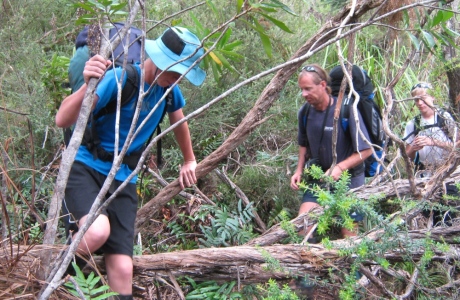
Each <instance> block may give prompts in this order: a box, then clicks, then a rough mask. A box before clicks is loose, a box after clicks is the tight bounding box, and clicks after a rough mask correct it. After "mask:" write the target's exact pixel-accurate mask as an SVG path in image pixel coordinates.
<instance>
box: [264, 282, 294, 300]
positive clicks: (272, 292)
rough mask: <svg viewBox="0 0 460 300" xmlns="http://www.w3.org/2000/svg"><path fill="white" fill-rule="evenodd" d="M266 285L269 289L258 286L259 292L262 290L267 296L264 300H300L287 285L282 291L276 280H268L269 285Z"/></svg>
mask: <svg viewBox="0 0 460 300" xmlns="http://www.w3.org/2000/svg"><path fill="white" fill-rule="evenodd" d="M266 285H267V287H264V286H262V285H259V286H258V288H259V290H261V291H262V292H263V293H265V294H266V296H265V297H264V298H263V300H298V299H299V297H298V296H297V295H296V293H295V292H293V291H292V290H291V289H290V288H289V286H288V285H287V284H286V285H284V286H283V288H282V289H280V287H279V286H278V283H277V282H276V281H275V280H274V279H270V280H268V283H267V284H266Z"/></svg>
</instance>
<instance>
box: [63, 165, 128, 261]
mask: <svg viewBox="0 0 460 300" xmlns="http://www.w3.org/2000/svg"><path fill="white" fill-rule="evenodd" d="M105 179H106V176H105V175H103V174H101V173H99V172H97V171H95V170H94V169H92V168H91V167H88V166H87V165H85V164H83V163H81V162H78V161H75V162H74V164H73V166H72V169H71V171H70V175H69V180H68V182H67V187H66V190H65V199H64V200H63V201H62V214H63V220H64V224H65V227H66V233H67V234H68V233H69V230H73V231H74V232H76V231H78V227H77V224H76V221H77V220H79V219H81V218H82V217H84V216H86V215H87V214H88V213H89V211H90V209H91V206H92V205H93V202H94V200H95V199H96V197H97V195H98V194H99V191H100V190H101V187H102V185H103V184H104V181H105ZM121 183H122V182H120V181H116V180H114V181H113V182H112V186H111V187H110V189H109V192H108V193H107V195H106V199H107V198H108V197H110V196H111V195H112V193H113V192H114V191H115V190H116V188H117V187H118V186H120V185H121ZM136 213H137V193H136V185H135V184H133V183H129V184H128V185H126V187H125V188H124V189H123V190H121V191H120V192H119V193H118V194H117V196H116V197H115V199H113V200H112V202H111V203H110V204H109V206H108V207H107V208H106V209H105V210H104V211H103V212H102V214H104V215H106V216H107V217H108V218H109V222H110V235H109V238H108V240H107V242H106V243H105V244H104V245H103V246H102V247H101V248H100V250H101V251H102V252H104V253H109V254H126V255H129V256H132V255H133V245H134V221H135V219H136Z"/></svg>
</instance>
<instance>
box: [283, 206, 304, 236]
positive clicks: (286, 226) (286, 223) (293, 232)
mask: <svg viewBox="0 0 460 300" xmlns="http://www.w3.org/2000/svg"><path fill="white" fill-rule="evenodd" d="M281 218H282V220H281V224H280V226H281V229H283V230H284V231H286V232H287V234H288V235H289V241H290V242H291V243H294V244H298V243H300V242H301V241H302V238H301V237H300V236H299V233H298V232H297V229H296V228H295V226H294V224H292V223H291V222H290V218H289V217H288V214H287V213H286V211H284V210H283V211H282V212H281Z"/></svg>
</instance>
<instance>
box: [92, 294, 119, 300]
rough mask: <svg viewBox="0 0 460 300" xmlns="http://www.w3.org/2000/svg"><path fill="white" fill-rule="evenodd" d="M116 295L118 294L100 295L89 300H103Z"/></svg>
mask: <svg viewBox="0 0 460 300" xmlns="http://www.w3.org/2000/svg"><path fill="white" fill-rule="evenodd" d="M117 295H119V294H118V293H115V292H109V293H105V294H102V295H100V296H98V297H96V298H91V300H103V299H108V298H109V297H110V296H117Z"/></svg>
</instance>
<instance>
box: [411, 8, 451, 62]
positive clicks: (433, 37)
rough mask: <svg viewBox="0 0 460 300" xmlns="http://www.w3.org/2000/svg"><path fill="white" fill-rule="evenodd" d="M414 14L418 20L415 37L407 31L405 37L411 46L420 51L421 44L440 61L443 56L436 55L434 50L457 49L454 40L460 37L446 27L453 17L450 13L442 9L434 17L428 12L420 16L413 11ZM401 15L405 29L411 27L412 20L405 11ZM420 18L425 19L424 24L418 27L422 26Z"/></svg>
mask: <svg viewBox="0 0 460 300" xmlns="http://www.w3.org/2000/svg"><path fill="white" fill-rule="evenodd" d="M415 13H416V16H417V19H418V23H416V25H418V26H417V35H414V34H412V33H411V32H410V31H407V35H408V36H409V38H410V40H411V41H412V45H413V46H414V47H415V49H417V50H420V48H421V45H422V44H423V45H424V46H425V47H426V49H428V50H430V51H432V52H433V53H434V54H436V56H437V57H439V58H440V59H443V56H440V55H438V53H437V50H436V48H438V47H440V46H451V47H454V48H458V45H457V44H456V42H455V38H458V37H460V34H459V33H458V32H456V31H454V30H452V29H451V28H449V26H448V25H447V24H448V21H449V20H450V19H451V18H452V17H453V16H454V14H453V12H452V11H448V10H442V9H441V10H437V11H435V14H434V16H432V15H430V14H429V13H428V12H425V14H423V15H422V14H421V13H419V11H418V10H415ZM403 15H404V19H403V20H404V24H405V25H406V28H410V27H412V26H413V24H414V20H413V19H411V18H410V17H409V14H408V12H407V11H404V14H403ZM422 18H426V22H425V23H424V25H423V26H422V25H420V24H422V21H421V19H422Z"/></svg>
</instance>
